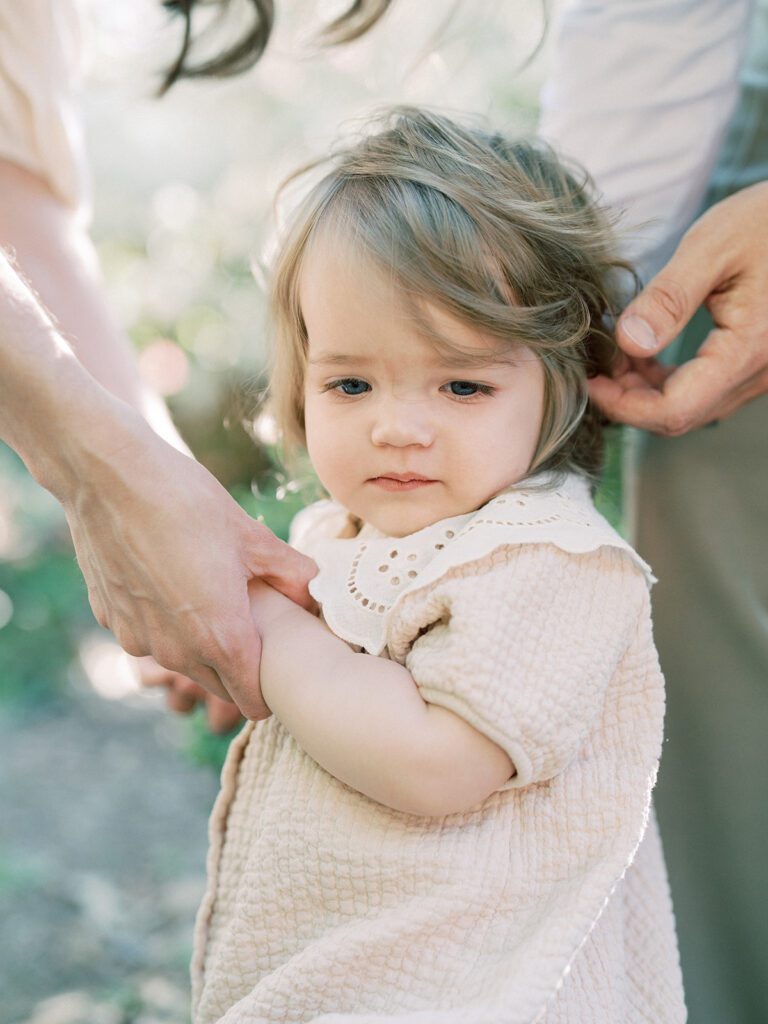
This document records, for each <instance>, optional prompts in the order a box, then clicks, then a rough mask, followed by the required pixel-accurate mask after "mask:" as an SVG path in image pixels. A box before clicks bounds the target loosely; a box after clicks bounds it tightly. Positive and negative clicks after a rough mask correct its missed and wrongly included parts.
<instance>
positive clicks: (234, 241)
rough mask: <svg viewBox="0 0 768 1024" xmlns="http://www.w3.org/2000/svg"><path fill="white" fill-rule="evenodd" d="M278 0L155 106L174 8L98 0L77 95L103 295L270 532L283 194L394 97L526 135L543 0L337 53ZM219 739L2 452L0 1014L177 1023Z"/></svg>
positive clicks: (403, 5) (276, 508) (284, 508)
mask: <svg viewBox="0 0 768 1024" xmlns="http://www.w3.org/2000/svg"><path fill="white" fill-rule="evenodd" d="M246 6H247V5H246ZM277 6H278V8H279V10H278V27H277V31H276V33H275V36H274V38H273V40H272V43H271V45H270V48H269V55H268V56H267V57H266V58H265V59H264V60H263V62H262V63H261V64H260V65H259V66H258V68H257V69H255V70H254V71H252V72H250V73H248V74H246V75H244V76H241V77H239V78H237V79H233V80H229V81H224V82H213V81H210V82H195V83H181V84H179V85H177V86H175V87H174V88H173V89H172V90H171V93H170V94H169V95H168V96H166V97H165V98H163V99H162V100H158V99H156V98H154V96H153V93H154V92H155V90H156V88H157V85H158V82H159V79H160V76H159V69H161V68H163V67H164V66H166V65H167V64H168V63H169V61H170V60H171V58H172V56H173V55H174V53H175V49H176V45H177V43H178V41H179V38H180V30H181V24H180V23H175V22H172V20H171V19H170V18H169V16H168V15H167V14H166V13H164V12H163V11H162V10H161V6H160V3H159V0H125V2H123V3H120V4H115V3H113V2H111V0H89V2H88V3H87V4H86V5H85V17H86V23H87V29H88V48H87V49H88V68H87V75H86V80H85V89H84V94H83V109H84V113H85V119H86V126H87V137H88V143H89V151H90V157H91V166H92V171H93V200H94V202H93V208H94V209H93V231H94V236H95V238H96V241H97V244H98V247H99V251H100V255H101V259H102V262H103V267H104V274H105V278H106V288H107V291H108V294H109V296H110V300H111V304H112V308H113V310H114V312H115V314H116V316H117V317H118V319H119V321H120V322H121V324H122V325H123V326H124V327H125V329H126V330H127V331H128V332H129V333H130V335H131V338H132V339H133V341H134V343H135V345H136V347H137V349H138V351H139V358H140V362H141V367H142V370H143V372H144V373H145V374H146V377H147V379H148V380H149V381H150V382H151V383H152V384H153V385H154V386H155V387H156V388H157V389H159V390H160V391H161V392H162V393H164V394H165V395H166V396H167V398H168V401H169V404H170V406H171V409H172V411H173V414H174V417H175V419H176V421H177V423H178V425H179V427H180V429H181V432H182V434H183V435H184V437H185V438H186V439H187V441H188V443H189V444H190V446H191V447H192V449H193V450H194V452H195V453H196V455H197V456H198V457H199V458H200V459H201V460H202V461H203V462H204V463H205V464H206V465H207V466H208V467H209V468H210V469H211V470H212V471H213V472H214V473H215V474H216V475H217V476H218V477H219V479H220V480H222V481H223V482H224V483H225V485H226V486H227V487H228V488H229V489H230V490H231V491H232V493H233V494H235V496H236V497H237V498H238V500H240V501H241V502H242V503H243V504H244V505H245V506H246V507H247V508H248V510H249V511H251V512H253V513H254V514H262V515H264V516H265V518H266V520H267V522H269V523H270V524H271V525H273V526H274V528H275V529H276V530H278V531H279V532H281V533H283V534H284V532H285V529H286V527H287V523H288V521H289V519H290V516H291V514H292V513H293V511H294V510H295V509H296V508H298V507H300V505H301V502H302V501H304V500H306V494H304V493H302V491H301V490H300V489H297V487H296V484H295V483H294V482H293V481H291V480H290V478H287V477H286V476H285V475H284V474H283V473H282V472H281V470H280V468H279V466H277V465H276V464H275V462H274V456H273V453H272V448H271V447H270V438H269V436H268V435H269V431H268V429H267V430H265V429H263V427H264V425H263V424H262V425H261V427H259V429H258V430H256V431H254V427H253V421H254V415H253V414H254V403H255V394H256V388H255V385H256V383H257V382H258V380H259V374H260V372H261V370H262V367H263V364H264V359H265V353H266V349H267V338H268V336H267V331H266V325H265V322H264V311H263V300H262V284H261V280H262V266H263V263H264V257H265V254H266V253H267V251H268V246H269V235H270V230H271V227H270V224H271V216H272V215H271V203H272V199H273V196H274V193H275V190H276V187H277V185H278V184H279V182H280V181H281V179H282V178H283V177H284V176H285V175H286V174H287V173H288V172H289V171H291V170H292V169H293V168H294V167H296V166H297V165H298V164H300V163H302V162H303V161H305V160H307V159H309V158H311V157H314V156H317V155H319V154H322V153H323V152H324V150H325V148H326V147H327V145H328V143H329V141H330V140H331V139H332V138H333V137H334V136H335V134H336V132H337V129H338V128H339V126H340V125H342V124H347V125H348V124H350V122H352V121H353V119H355V118H358V117H360V116H361V115H364V114H365V113H366V112H369V111H370V110H371V109H373V108H375V107H379V106H382V105H384V104H387V103H391V102H419V103H420V102H426V103H430V104H433V105H439V106H440V107H441V108H443V109H448V110H454V111H459V110H467V111H474V112H477V113H480V114H483V115H486V116H487V117H488V118H490V119H491V120H492V121H493V123H494V124H496V125H497V126H500V127H504V128H506V129H507V130H509V131H511V132H519V131H528V130H530V129H531V128H532V127H533V125H534V124H535V118H536V102H537V94H538V89H539V85H540V82H541V79H542V77H543V74H544V69H545V65H546V51H547V47H546V44H545V45H543V46H540V42H541V39H542V33H543V32H544V17H543V10H544V6H545V4H544V0H515V2H514V3H498V2H496V0H472V2H471V3H470V2H469V0H463V2H462V0H459V2H455V3H454V2H442V0H422V2H415V0H396V2H395V4H394V6H393V9H392V10H391V11H390V12H389V13H388V14H387V15H386V16H385V18H384V20H383V22H382V23H381V24H380V25H379V26H377V27H376V28H375V29H374V30H373V31H372V32H371V33H370V34H369V35H367V36H366V37H364V39H363V40H361V41H359V42H356V43H354V44H351V45H348V46H345V47H343V48H340V49H335V50H321V49H319V48H318V47H317V46H316V45H315V44H314V43H313V38H314V37H315V35H316V33H317V30H318V29H319V28H320V26H321V25H322V24H325V23H327V22H328V21H329V20H330V19H331V18H332V17H333V16H334V15H335V14H336V13H338V11H339V10H340V9H341V8H340V6H339V4H337V3H325V2H317V3H315V2H312V0H300V2H291V3H283V4H278V5H277ZM341 6H342V7H344V6H345V5H341ZM550 6H551V5H550ZM231 7H232V15H233V18H234V20H235V21H236V20H237V15H238V4H237V3H233V4H232V5H231ZM280 8H286V10H282V9H280ZM222 31H224V32H226V31H227V29H226V26H225V28H224V29H223V30H222ZM266 426H267V427H268V424H267V425H266ZM612 498H615V495H614V494H613V493H609V494H608V500H609V501H610V500H611V499H612ZM225 742H226V741H222V740H220V739H217V738H215V737H211V736H210V735H209V734H208V732H207V730H206V728H205V724H204V722H203V720H202V718H201V717H199V716H198V717H196V718H194V719H193V720H191V721H190V720H189V719H180V718H178V717H176V716H174V715H172V714H171V713H170V712H167V711H166V710H165V708H164V706H163V703H162V698H161V697H160V696H159V695H157V694H154V693H152V694H147V693H139V692H138V691H137V687H136V684H135V682H134V680H133V678H132V675H131V672H130V669H129V666H128V659H127V658H126V657H125V656H124V655H123V654H122V652H121V651H120V650H119V648H118V647H117V646H116V644H115V643H114V641H113V640H112V639H111V638H110V636H109V635H108V634H107V633H105V632H104V631H102V630H100V629H99V628H98V627H97V626H96V624H95V622H94V620H93V618H92V616H91V614H90V611H89V608H88V604H87V600H86V592H85V586H84V584H83V582H82V578H81V576H80V573H79V570H78V569H77V566H76V563H75V561H74V557H73V553H72V549H71V547H70V543H69V537H68V533H67V530H66V525H65V523H64V520H63V516H62V514H61V512H60V510H59V508H58V506H57V505H56V503H55V502H54V501H53V500H52V499H51V498H50V497H49V496H48V495H47V494H46V493H45V492H43V491H42V490H40V489H39V488H38V487H37V486H36V485H34V484H33V483H32V481H31V480H30V479H29V477H28V476H27V475H26V474H25V472H24V469H23V467H22V466H21V464H20V462H19V461H18V460H17V459H16V458H15V456H13V455H12V453H11V452H10V451H8V450H7V449H4V448H2V447H1V446H0V751H2V755H1V756H0V1024H22V1022H24V1024H133V1022H135V1024H154V1022H174V1024H182V1022H184V1021H187V1020H188V1019H189V1009H188V998H189V991H188V980H187V963H188V959H189V953H190V948H191V930H192V923H193V917H194V912H195V908H196V904H197V902H198V900H199V898H200V895H201V892H202V886H203V872H204V858H205V847H206V818H207V815H208V812H209V810H210V807H211V804H212V801H213V798H214V795H215V792H216V788H217V768H218V766H219V764H220V762H221V757H222V755H223V750H224V746H225Z"/></svg>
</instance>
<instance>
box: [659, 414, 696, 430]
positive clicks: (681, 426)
mask: <svg viewBox="0 0 768 1024" xmlns="http://www.w3.org/2000/svg"><path fill="white" fill-rule="evenodd" d="M695 425H696V417H695V416H694V414H693V413H692V412H691V411H690V410H689V409H672V410H670V411H669V412H668V413H666V414H665V416H664V418H663V419H662V421H661V431H660V432H661V433H663V434H665V435H666V436H667V437H680V436H681V435H682V434H687V433H688V431H689V430H691V429H692V428H693V427H694V426H695Z"/></svg>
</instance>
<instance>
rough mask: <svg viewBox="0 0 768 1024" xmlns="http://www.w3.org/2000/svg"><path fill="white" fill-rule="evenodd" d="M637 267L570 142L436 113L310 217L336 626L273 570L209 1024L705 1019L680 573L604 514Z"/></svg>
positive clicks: (281, 355)
mask: <svg viewBox="0 0 768 1024" xmlns="http://www.w3.org/2000/svg"><path fill="white" fill-rule="evenodd" d="M619 266H620V264H619V262H618V261H617V259H616V257H615V255H614V249H613V242H612V239H611V235H610V231H609V227H608V225H607V224H606V222H605V220H604V218H603V217H602V215H601V213H600V212H599V210H598V209H597V208H596V207H595V205H594V204H593V202H592V201H591V199H590V198H589V197H588V195H587V192H586V191H585V187H584V186H583V184H582V183H579V182H578V181H576V180H575V179H574V177H573V176H572V175H571V174H570V173H569V172H568V171H566V170H565V169H564V168H563V167H562V166H561V165H560V164H559V163H558V161H557V160H556V159H555V157H554V156H553V155H552V153H551V152H549V151H548V150H547V149H546V148H545V147H543V146H541V145H539V144H530V143H524V142H513V141H508V140H506V139H504V138H502V137H501V136H498V135H490V134H486V133H484V132H482V131H479V130H476V129H470V128H464V127H460V126H458V125H456V124H454V123H453V122H451V121H449V120H447V119H446V118H443V117H438V116H434V115H431V114H426V113H423V112H419V111H415V110H410V109H401V110H398V111H395V112H394V113H393V114H391V115H390V116H389V117H388V118H387V119H386V120H385V121H384V123H382V124H379V125H378V127H377V130H376V131H375V132H374V133H373V134H372V135H370V136H368V137H366V138H364V139H363V140H362V141H360V142H359V143H358V144H356V145H355V146H353V147H352V148H349V149H347V150H346V151H343V152H340V153H339V154H337V155H336V156H335V158H334V159H333V162H332V166H331V168H330V170H329V172H328V173H327V175H326V176H325V177H324V178H323V179H322V181H320V183H319V184H317V185H316V186H315V187H314V188H313V189H312V191H311V193H310V195H309V197H308V199H307V200H306V201H305V203H304V205H303V206H302V207H301V208H300V210H299V212H298V214H297V215H296V217H295V219H294V222H293V225H292V227H291V230H290V232H289V234H288V236H287V238H286V240H285V241H284V243H283V245H282V248H281V251H280V253H279V257H278V260H277V265H276V269H275V274H274V284H273V293H272V299H273V311H274V318H275V324H276V333H277V344H276V353H275V362H274V372H273V379H272V392H273V400H274V404H275V409H276V414H277V416H278V418H279V422H280V424H281V426H282V429H283V434H284V437H285V439H286V441H287V442H293V443H296V442H298V443H301V444H304V445H306V449H307V451H308V453H309V456H310V458H311V461H312V463H313V465H314V468H315V470H316V472H317V475H318V477H319V479H320V481H321V483H322V484H323V486H324V487H325V489H326V490H327V492H328V494H329V495H330V499H331V500H329V501H323V502H320V503H318V504H316V505H314V506H312V507H310V508H308V509H307V510H305V511H304V512H303V513H302V514H301V515H299V516H298V517H297V519H296V520H295V523H294V528H293V533H292V543H293V544H295V545H296V546H297V547H299V548H300V549H301V550H303V551H304V552H306V553H308V554H310V555H311V556H312V557H313V558H314V559H315V560H316V562H317V565H318V573H317V576H316V577H315V579H314V580H313V581H312V583H311V584H310V592H311V594H312V596H313V597H314V598H315V600H316V602H317V604H318V606H319V608H320V610H321V615H320V617H316V616H313V615H312V614H310V613H309V612H307V611H305V610H304V609H302V608H300V607H299V606H298V605H296V604H293V603H292V602H291V601H290V600H288V599H287V598H285V597H283V596H282V595H281V594H278V593H277V592H275V591H273V590H271V589H270V588H269V587H267V586H266V585H264V584H257V585H255V586H254V587H253V611H254V616H255V620H256V622H257V624H258V627H259V629H260V631H261V635H262V640H263V656H262V663H261V686H262V691H263V695H264V698H265V700H266V702H267V704H268V706H269V707H270V709H271V710H272V712H273V717H272V718H270V719H269V720H267V721H265V722H259V723H249V724H248V725H246V727H245V729H244V730H243V732H242V733H241V734H240V736H239V737H238V738H237V739H236V740H235V742H234V743H233V744H232V747H231V750H230V752H229V756H228V759H227V762H226V764H225V767H224V770H223V775H222V783H223V784H222V792H221V794H220V796H219V799H218V802H217V804H216V807H215V809H214V813H213V817H212V824H211V837H212V847H211V852H210V859H209V888H208V893H207V896H206V898H205V900H204V903H203V906H202V908H201V911H200V914H199V919H198V925H197V943H196V953H195V959H194V963H193V975H194V1001H195V1020H196V1021H197V1022H198V1024H211V1022H214V1021H220V1022H222V1024H224V1022H226V1024H235V1022H238V1024H240V1022H242V1024H245V1022H248V1024H256V1022H270V1024H272V1022H274V1024H276V1022H287V1024H299V1022H305V1021H316V1022H320V1021H322V1022H323V1024H336V1022H342V1021H344V1022H354V1024H363V1022H366V1024H368V1022H370V1024H373V1022H374V1021H375V1022H377V1024H380V1022H383V1021H398V1022H406V1021H407V1022H411V1021H413V1022H416V1021H419V1022H425V1024H448V1022H451V1024H454V1022H455V1024H471V1022H478V1024H480V1022H482V1024H533V1022H546V1024H565V1022H568V1024H620V1022H640V1021H643V1022H653V1024H667V1022H679V1021H683V1020H684V1019H685V1010H684V1005H683V998H682V990H681V982H680V975H679V970H678V963H677V951H676V944H675V936H674V925H673V918H672V912H671V906H670V901H669V896H668V891H667V886H666V880H665V874H664V866H663V861H662V857H661V852H660V847H659V841H658V836H657V832H656V827H655V824H654V821H653V817H652V815H651V813H650V798H651V789H652V787H653V783H654V779H655V776H656V769H657V764H658V758H659V753H660V749H661V737H662V718H663V706H664V697H663V682H662V677H661V675H660V672H659V667H658V662H657V658H656V653H655V650H654V646H653V639H652V635H651V620H650V609H649V598H648V586H649V583H650V581H651V577H650V572H649V570H648V568H647V566H645V565H644V563H643V562H642V561H641V560H640V559H639V557H638V556H637V555H636V554H635V553H634V552H633V551H632V550H631V548H629V547H628V545H627V544H626V543H625V542H624V541H623V540H622V539H621V537H619V535H618V534H617V533H615V532H614V530H613V529H612V528H611V527H610V526H609V525H608V523H607V522H606V521H605V520H604V519H603V518H602V517H601V516H600V515H599V514H598V513H597V512H596V511H595V509H594V507H593V505H592V501H591V498H590V481H591V480H593V479H594V478H595V476H596V474H597V473H598V472H599V467H600V463H601V436H600V423H599V419H598V415H597V413H596V412H595V410H593V409H592V407H591V406H590V405H589V403H588V401H587V391H586V381H587V378H588V376H589V375H591V374H592V373H594V372H597V371H600V370H602V371H606V370H607V368H608V366H609V364H610V359H611V356H612V353H613V342H612V338H611V333H610V325H609V323H608V321H607V316H608V314H609V312H610V309H611V308H612V303H613V298H612V292H613V289H614V284H613V283H612V282H613V275H614V274H615V273H616V270H617V268H618V267H619Z"/></svg>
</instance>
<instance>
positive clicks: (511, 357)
mask: <svg viewBox="0 0 768 1024" xmlns="http://www.w3.org/2000/svg"><path fill="white" fill-rule="evenodd" d="M374 361H375V359H374V357H372V356H364V355H355V354H347V353H344V352H330V353H328V355H324V356H313V357H311V358H310V359H309V365H310V366H348V365H349V364H350V363H354V364H355V365H356V366H364V365H367V364H370V363H372V362H374ZM518 361H519V360H518V359H517V358H515V354H514V353H509V354H507V355H506V356H504V357H503V358H499V357H498V355H494V356H480V355H475V354H474V353H469V352H468V353H462V352H456V353H453V354H452V355H441V356H437V357H436V358H435V360H434V362H435V365H436V366H445V367H455V368H457V369H472V368H473V367H474V368H476V369H493V368H494V367H496V368H498V367H509V366H515V365H516V364H517V363H518Z"/></svg>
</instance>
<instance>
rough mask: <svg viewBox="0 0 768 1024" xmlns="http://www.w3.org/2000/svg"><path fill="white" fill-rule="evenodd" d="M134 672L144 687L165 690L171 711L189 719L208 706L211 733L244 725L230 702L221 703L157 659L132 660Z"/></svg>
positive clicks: (222, 731)
mask: <svg viewBox="0 0 768 1024" xmlns="http://www.w3.org/2000/svg"><path fill="white" fill-rule="evenodd" d="M131 661H132V663H133V666H134V670H135V672H136V675H137V677H138V679H139V682H140V683H141V685H142V686H162V687H164V688H165V693H166V696H165V699H166V703H167V704H168V707H169V708H171V709H172V710H173V711H177V712H178V713H179V714H182V715H186V714H189V712H190V711H193V710H194V708H196V707H197V705H198V704H201V703H203V704H205V709H206V716H207V718H208V726H209V727H210V729H211V732H215V733H225V732H230V731H231V730H232V729H234V728H235V726H236V725H238V724H239V723H240V722H241V721H242V715H241V714H240V709H239V708H238V707H237V705H236V704H232V703H231V702H230V701H227V700H222V699H221V698H220V697H216V696H215V695H214V694H212V693H209V692H208V690H206V689H204V688H203V687H202V686H198V684H197V683H195V682H193V680H191V679H189V678H188V677H187V676H183V675H181V673H180V672H172V671H170V669H167V668H163V666H162V665H158V663H157V662H156V661H155V659H154V658H152V657H150V656H149V655H147V656H146V657H143V658H131Z"/></svg>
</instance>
